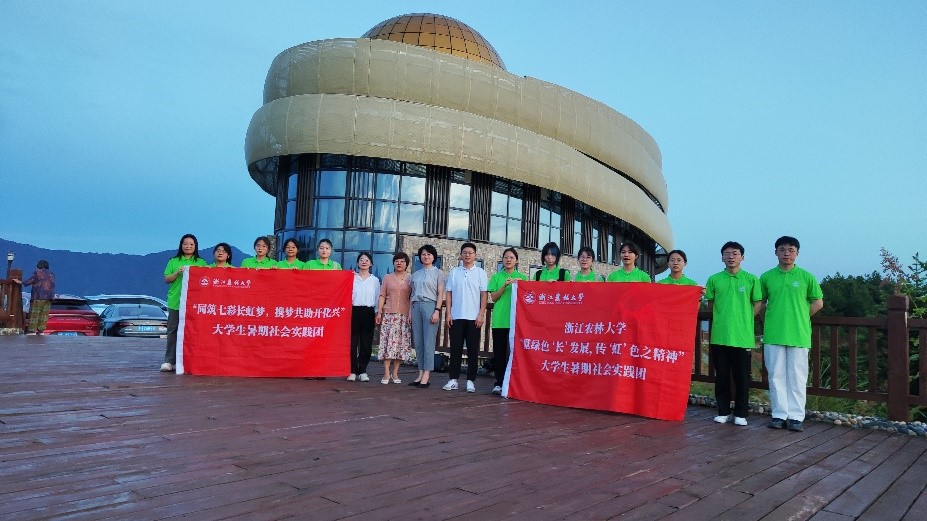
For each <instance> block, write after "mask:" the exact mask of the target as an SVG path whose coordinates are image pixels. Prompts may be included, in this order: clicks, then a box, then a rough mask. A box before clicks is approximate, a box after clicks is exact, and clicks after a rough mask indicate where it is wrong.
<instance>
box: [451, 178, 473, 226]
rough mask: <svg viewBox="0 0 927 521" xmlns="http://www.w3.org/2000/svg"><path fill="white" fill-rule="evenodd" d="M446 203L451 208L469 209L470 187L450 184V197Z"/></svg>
mask: <svg viewBox="0 0 927 521" xmlns="http://www.w3.org/2000/svg"><path fill="white" fill-rule="evenodd" d="M448 203H449V204H448V206H450V207H452V208H470V185H461V184H457V183H451V197H450V200H449V201H448ZM448 235H450V233H448Z"/></svg>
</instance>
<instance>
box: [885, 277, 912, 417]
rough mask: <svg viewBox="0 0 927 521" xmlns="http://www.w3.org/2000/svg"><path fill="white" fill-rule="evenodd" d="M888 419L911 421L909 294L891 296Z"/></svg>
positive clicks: (889, 310) (889, 300)
mask: <svg viewBox="0 0 927 521" xmlns="http://www.w3.org/2000/svg"><path fill="white" fill-rule="evenodd" d="M886 325H887V328H888V382H887V383H888V419H889V420H892V421H908V419H909V410H908V380H909V376H910V375H909V373H910V369H909V364H910V362H909V356H910V353H909V344H908V297H907V296H905V295H894V296H891V297H889V298H888V319H887V320H886Z"/></svg>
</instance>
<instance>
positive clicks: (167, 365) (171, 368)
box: [161, 362, 174, 373]
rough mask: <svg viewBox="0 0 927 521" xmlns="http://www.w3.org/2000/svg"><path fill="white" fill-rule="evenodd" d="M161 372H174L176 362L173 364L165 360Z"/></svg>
mask: <svg viewBox="0 0 927 521" xmlns="http://www.w3.org/2000/svg"><path fill="white" fill-rule="evenodd" d="M161 372H162V373H173V372H174V364H171V363H168V362H164V363H163V364H161Z"/></svg>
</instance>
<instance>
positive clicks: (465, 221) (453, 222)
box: [447, 210, 470, 239]
mask: <svg viewBox="0 0 927 521" xmlns="http://www.w3.org/2000/svg"><path fill="white" fill-rule="evenodd" d="M469 224H470V213H469V212H466V211H463V210H448V212H447V236H448V237H451V238H454V239H468V238H469V229H468V226H469Z"/></svg>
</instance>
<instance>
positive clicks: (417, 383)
mask: <svg viewBox="0 0 927 521" xmlns="http://www.w3.org/2000/svg"><path fill="white" fill-rule="evenodd" d="M419 385H420V384H419V382H409V386H410V387H418V386H419Z"/></svg>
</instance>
